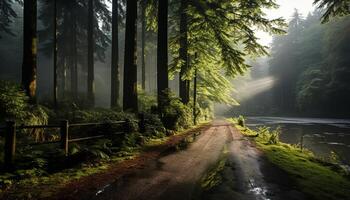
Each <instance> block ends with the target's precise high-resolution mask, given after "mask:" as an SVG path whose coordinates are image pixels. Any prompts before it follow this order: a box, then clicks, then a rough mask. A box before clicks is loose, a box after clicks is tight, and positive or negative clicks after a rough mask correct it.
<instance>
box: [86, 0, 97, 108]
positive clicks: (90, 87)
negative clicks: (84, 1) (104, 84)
mask: <svg viewBox="0 0 350 200" xmlns="http://www.w3.org/2000/svg"><path fill="white" fill-rule="evenodd" d="M87 33H88V38H87V40H88V77H87V79H88V80H87V97H88V101H89V103H90V104H91V105H92V106H93V105H94V104H95V83H94V82H95V80H94V77H95V76H94V46H95V43H94V0H89V3H88V28H87Z"/></svg>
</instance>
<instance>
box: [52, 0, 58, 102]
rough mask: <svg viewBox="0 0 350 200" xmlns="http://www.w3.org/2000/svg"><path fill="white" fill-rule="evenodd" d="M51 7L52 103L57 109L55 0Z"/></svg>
mask: <svg viewBox="0 0 350 200" xmlns="http://www.w3.org/2000/svg"><path fill="white" fill-rule="evenodd" d="M53 7H54V8H53V9H54V10H53V103H54V107H55V109H57V92H58V87H57V73H58V72H57V0H54V6H53Z"/></svg>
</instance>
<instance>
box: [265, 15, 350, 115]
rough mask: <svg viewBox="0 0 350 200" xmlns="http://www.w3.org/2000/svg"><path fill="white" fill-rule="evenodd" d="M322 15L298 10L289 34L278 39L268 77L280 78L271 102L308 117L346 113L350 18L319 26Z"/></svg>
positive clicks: (275, 43)
mask: <svg viewBox="0 0 350 200" xmlns="http://www.w3.org/2000/svg"><path fill="white" fill-rule="evenodd" d="M320 16H321V13H320V12H319V11H316V12H314V13H312V14H309V15H308V17H307V18H306V19H304V18H302V17H301V15H300V14H299V13H298V11H296V12H295V14H294V16H293V19H292V20H291V21H290V23H289V30H288V33H289V34H288V35H285V36H279V37H275V38H274V40H273V44H272V53H271V55H272V58H271V60H270V75H272V76H274V77H275V78H276V82H275V85H274V88H273V93H274V97H273V100H274V102H272V103H273V104H274V105H276V106H277V108H278V109H279V111H284V112H286V111H287V112H293V111H294V112H295V111H297V110H299V111H301V110H302V111H303V113H306V114H308V115H310V114H311V115H323V116H325V115H327V116H337V117H347V116H348V113H349V111H350V106H349V104H348V103H347V102H349V100H350V95H348V94H349V92H350V82H349V79H348V77H349V75H350V70H349V68H348V67H346V66H349V64H350V59H349V56H348V52H349V45H347V44H349V42H350V34H349V33H350V32H349V29H348V28H347V27H349V24H350V17H344V18H342V19H339V20H333V21H332V22H330V23H327V24H324V25H321V24H320V23H319V18H320ZM259 103H260V102H259ZM325 105H327V106H325Z"/></svg>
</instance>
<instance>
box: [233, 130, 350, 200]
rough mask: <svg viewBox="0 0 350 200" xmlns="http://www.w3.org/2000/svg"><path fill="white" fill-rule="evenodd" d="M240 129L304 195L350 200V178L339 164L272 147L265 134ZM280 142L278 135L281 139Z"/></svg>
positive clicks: (280, 146)
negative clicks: (289, 177)
mask: <svg viewBox="0 0 350 200" xmlns="http://www.w3.org/2000/svg"><path fill="white" fill-rule="evenodd" d="M236 127H237V128H238V129H239V130H240V131H241V133H242V134H244V135H246V136H254V140H255V142H256V144H257V146H258V148H259V149H261V150H262V151H263V152H264V153H265V155H266V157H267V158H268V160H269V161H270V162H271V163H273V164H274V165H276V166H278V167H279V168H281V169H283V170H284V171H286V172H287V173H288V174H289V175H290V176H291V178H292V179H294V180H295V181H296V183H297V184H298V186H299V188H300V190H301V191H303V192H304V193H305V194H307V195H309V196H310V197H312V198H313V199H316V200H324V199H327V200H339V199H350V179H349V175H348V174H347V173H346V172H345V170H343V169H342V168H341V167H340V166H339V165H338V164H336V163H329V162H325V161H323V160H321V159H318V158H317V157H316V156H315V155H314V154H313V153H312V152H310V151H307V150H304V151H301V150H300V148H298V147H296V146H292V145H289V144H285V143H282V142H279V141H277V142H276V143H275V144H271V142H270V141H269V136H268V135H267V134H273V133H270V132H268V131H267V132H266V129H260V131H262V130H263V131H265V133H262V132H260V131H258V132H256V131H253V130H251V129H249V128H247V127H241V126H237V125H236ZM277 138H278V135H277Z"/></svg>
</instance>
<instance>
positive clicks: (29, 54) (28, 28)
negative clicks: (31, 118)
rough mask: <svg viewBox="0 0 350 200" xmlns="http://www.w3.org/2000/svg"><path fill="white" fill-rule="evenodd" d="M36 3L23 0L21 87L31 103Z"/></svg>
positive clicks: (34, 63)
mask: <svg viewBox="0 0 350 200" xmlns="http://www.w3.org/2000/svg"><path fill="white" fill-rule="evenodd" d="M36 16H37V1H36V0H25V1H24V10H23V64H22V85H23V87H24V89H25V91H26V93H27V95H28V96H29V97H30V99H31V100H32V101H35V95H36V73H37V63H36V57H37V37H36V31H37V30H36V27H37V19H36Z"/></svg>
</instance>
